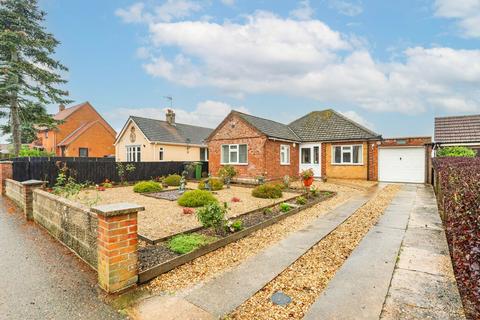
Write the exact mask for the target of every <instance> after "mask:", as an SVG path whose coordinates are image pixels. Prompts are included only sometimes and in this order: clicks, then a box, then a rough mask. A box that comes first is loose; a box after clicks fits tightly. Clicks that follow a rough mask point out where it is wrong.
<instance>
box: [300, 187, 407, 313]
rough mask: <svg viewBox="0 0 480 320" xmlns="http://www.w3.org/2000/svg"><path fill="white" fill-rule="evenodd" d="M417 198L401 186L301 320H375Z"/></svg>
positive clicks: (386, 290) (385, 293)
mask: <svg viewBox="0 0 480 320" xmlns="http://www.w3.org/2000/svg"><path fill="white" fill-rule="evenodd" d="M415 197H416V187H412V186H403V187H402V190H401V191H400V192H399V193H398V194H397V195H396V196H395V198H394V199H393V200H392V202H391V204H390V205H389V206H388V207H387V209H386V210H385V213H384V214H383V216H382V217H381V218H380V220H379V222H378V224H377V225H376V226H374V227H373V228H371V229H370V231H369V232H368V233H367V235H366V236H365V237H364V239H363V240H362V241H361V242H360V244H359V245H358V247H357V248H356V249H355V250H354V251H353V252H352V254H351V255H350V257H349V258H348V259H347V261H346V262H345V263H344V264H343V266H342V267H341V268H340V270H338V271H337V273H336V275H335V277H334V278H333V279H332V280H331V281H330V283H329V284H328V286H327V288H326V289H325V291H324V292H323V293H322V294H321V295H320V297H319V298H318V299H317V301H316V302H315V303H314V304H313V305H312V306H311V308H310V309H309V310H308V312H307V314H306V315H305V317H304V319H308V320H313V319H322V320H324V319H378V318H379V316H380V313H381V311H382V307H383V302H384V301H385V296H386V295H387V292H388V288H389V285H390V279H391V277H392V274H393V270H394V268H395V262H396V259H397V255H398V252H399V249H400V246H401V243H402V239H403V236H404V233H405V228H406V226H407V222H408V219H409V216H410V212H411V211H412V208H413V205H414V202H415Z"/></svg>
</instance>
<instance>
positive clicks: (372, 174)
mask: <svg viewBox="0 0 480 320" xmlns="http://www.w3.org/2000/svg"><path fill="white" fill-rule="evenodd" d="M368 180H370V181H377V180H378V144H377V142H376V141H373V142H369V143H368Z"/></svg>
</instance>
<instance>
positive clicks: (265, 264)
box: [185, 192, 373, 318]
mask: <svg viewBox="0 0 480 320" xmlns="http://www.w3.org/2000/svg"><path fill="white" fill-rule="evenodd" d="M372 195H373V192H372V194H368V195H366V196H361V197H355V198H353V199H351V200H349V201H348V202H347V203H345V204H343V205H341V206H339V207H338V208H336V209H334V210H332V211H331V212H329V213H327V214H326V215H323V216H321V217H319V218H317V219H316V220H315V221H313V222H312V223H311V224H310V225H309V226H307V227H306V228H304V229H302V230H300V231H298V232H295V233H292V234H291V235H290V236H288V237H287V238H285V239H283V240H282V241H280V242H279V243H277V244H275V245H273V246H271V247H269V248H267V249H265V250H263V251H262V252H260V253H259V254H257V255H255V256H253V257H251V258H250V259H248V260H246V261H245V262H244V263H242V264H240V265H239V266H238V267H236V268H234V269H232V270H231V271H228V272H226V273H224V274H222V275H220V276H219V277H217V278H214V279H211V280H210V281H208V282H206V283H205V284H203V285H201V286H200V287H198V288H195V289H193V290H192V291H191V292H190V293H189V294H188V295H187V296H186V297H185V299H186V300H187V301H189V302H190V303H193V304H194V305H196V306H198V307H200V308H202V309H203V310H206V311H207V312H209V313H210V314H212V315H213V316H214V317H216V318H220V317H222V316H224V315H227V314H228V313H230V312H232V311H233V310H235V309H236V308H237V307H238V306H240V305H241V304H242V303H244V302H245V301H246V300H247V299H248V298H250V297H251V296H253V295H254V294H255V293H256V292H257V291H259V290H260V289H262V288H263V287H264V286H265V285H266V284H267V283H268V282H270V281H272V280H273V279H274V278H275V277H277V276H278V275H279V274H280V273H281V272H282V271H284V270H285V269H286V268H287V267H288V266H290V265H291V264H292V263H293V262H295V261H296V260H297V259H298V258H299V257H301V256H302V255H303V254H304V253H305V252H306V251H308V250H309V249H310V248H311V247H312V246H314V245H315V244H316V243H318V242H319V241H320V240H321V239H322V238H324V237H325V236H327V235H328V234H329V233H330V232H331V231H333V230H334V229H335V228H336V227H337V226H338V225H340V224H341V223H342V222H344V221H345V220H346V219H347V218H348V217H350V216H351V215H352V214H353V213H354V212H355V211H356V210H357V209H358V208H360V207H361V206H362V205H364V204H365V203H366V202H367V201H368V200H369V199H370V198H371V196H372Z"/></svg>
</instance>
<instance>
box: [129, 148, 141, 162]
mask: <svg viewBox="0 0 480 320" xmlns="http://www.w3.org/2000/svg"><path fill="white" fill-rule="evenodd" d="M125 150H126V154H127V162H141V161H142V146H141V145H128V146H125ZM132 151H133V152H132Z"/></svg>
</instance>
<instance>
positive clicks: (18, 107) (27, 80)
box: [0, 0, 70, 155]
mask: <svg viewBox="0 0 480 320" xmlns="http://www.w3.org/2000/svg"><path fill="white" fill-rule="evenodd" d="M45 15H46V14H45V12H43V11H41V10H40V9H39V7H38V4H37V0H0V28H1V30H0V108H3V109H8V111H7V114H8V117H9V122H8V125H7V128H6V129H7V132H8V130H9V131H11V134H12V142H13V147H14V154H15V155H18V153H19V151H20V147H21V143H22V115H25V114H27V113H28V112H35V113H36V114H33V115H30V117H25V116H24V117H23V125H24V126H33V125H34V124H35V123H32V122H31V121H32V120H33V122H35V121H36V119H43V120H45V116H48V115H47V114H46V112H45V105H46V104H50V103H68V102H70V101H69V100H68V99H66V96H67V95H68V93H67V92H66V91H64V90H62V89H60V88H59V86H61V85H62V84H64V83H65V82H66V81H65V80H64V79H63V78H62V76H61V75H60V73H61V72H62V71H67V68H66V67H65V66H63V65H62V64H61V63H60V62H59V61H58V60H55V59H54V58H52V56H53V54H54V53H55V48H56V46H57V45H58V44H59V42H58V41H57V40H56V39H55V38H54V37H53V35H52V34H50V33H48V32H47V31H46V30H45V27H44V26H43V25H42V23H43V22H44V20H45ZM39 108H40V109H39ZM39 110H40V111H39ZM43 120H42V121H43ZM29 121H30V122H29ZM39 124H40V125H41V124H42V123H39ZM8 127H9V128H8ZM4 129H5V128H4ZM32 129H33V128H32Z"/></svg>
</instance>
